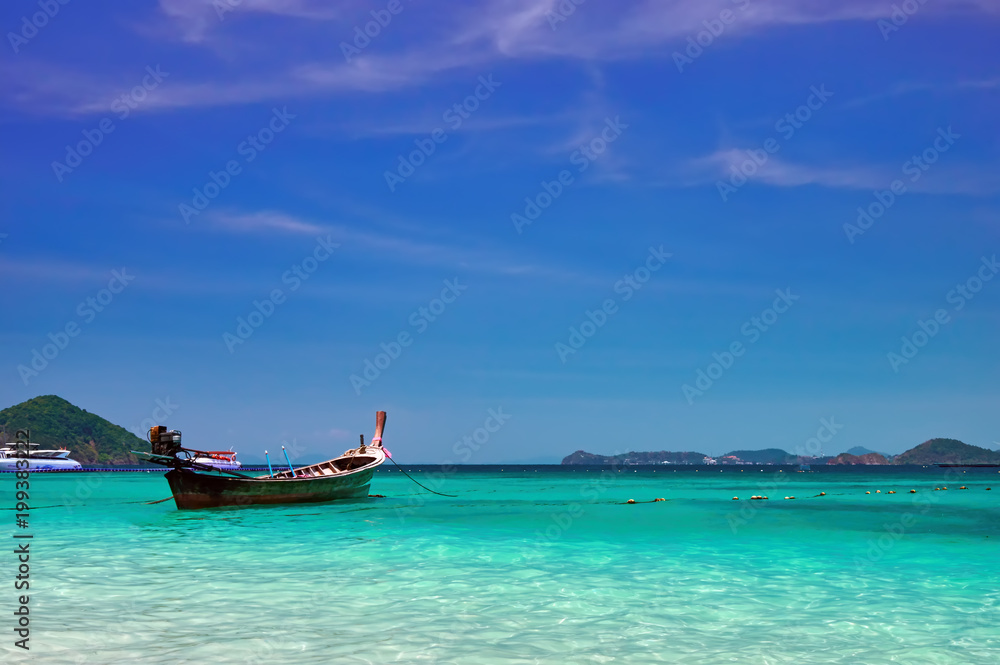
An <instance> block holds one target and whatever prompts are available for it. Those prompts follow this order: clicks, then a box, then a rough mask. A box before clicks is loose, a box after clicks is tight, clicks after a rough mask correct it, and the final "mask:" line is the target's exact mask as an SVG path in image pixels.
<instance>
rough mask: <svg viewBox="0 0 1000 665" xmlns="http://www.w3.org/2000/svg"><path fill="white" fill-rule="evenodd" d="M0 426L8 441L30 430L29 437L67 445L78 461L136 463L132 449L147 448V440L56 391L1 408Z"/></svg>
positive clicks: (55, 444) (61, 446)
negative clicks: (85, 408) (20, 431)
mask: <svg viewBox="0 0 1000 665" xmlns="http://www.w3.org/2000/svg"><path fill="white" fill-rule="evenodd" d="M0 427H2V428H3V431H4V432H5V436H6V438H7V439H8V440H9V441H13V440H14V434H15V432H16V431H17V430H19V429H26V430H30V431H31V441H32V442H33V443H40V444H42V445H43V446H48V447H52V448H68V449H69V450H70V451H71V452H70V457H71V458H72V459H75V460H76V461H77V462H79V463H80V464H85V465H106V466H136V465H139V464H140V463H141V462H140V460H139V459H138V458H136V456H135V455H133V454H132V453H131V452H129V451H131V450H140V451H148V450H149V443H148V442H146V441H143V440H142V439H140V438H139V437H137V436H136V435H135V434H132V433H131V432H129V431H128V430H127V429H125V428H124V427H119V426H118V425H115V424H114V423H111V422H108V421H107V420H105V419H104V418H101V417H100V416H97V415H94V414H93V413H87V412H86V411H84V410H83V409H81V408H80V407H78V406H74V405H73V404H70V403H69V402H67V401H66V400H64V399H63V398H62V397H58V396H56V395H42V396H40V397H35V398H33V399H29V400H28V401H26V402H21V403H20V404H16V405H14V406H12V407H10V408H7V409H4V410H3V411H0Z"/></svg>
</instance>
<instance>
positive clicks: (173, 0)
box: [160, 0, 352, 42]
mask: <svg viewBox="0 0 1000 665" xmlns="http://www.w3.org/2000/svg"><path fill="white" fill-rule="evenodd" d="M350 4H352V3H347V2H338V3H336V6H333V7H331V6H330V3H328V2H323V1H322V0H241V1H239V2H237V0H233V1H232V3H230V2H229V0H160V11H161V12H163V15H164V16H166V17H167V18H168V19H169V20H170V21H171V22H173V23H174V24H175V25H176V26H177V28H178V30H179V31H180V35H181V37H182V38H183V39H184V40H185V41H189V42H200V41H202V40H203V39H205V38H206V36H207V34H208V33H209V32H210V31H211V30H212V29H214V28H217V27H222V26H221V24H222V23H223V22H224V21H225V20H226V19H227V17H230V18H229V20H230V21H232V20H233V18H232V17H234V15H235V16H236V17H238V16H239V15H240V14H244V15H245V14H254V13H255V14H270V15H274V16H287V17H293V18H302V19H309V20H313V21H318V20H332V19H335V18H337V17H338V16H340V15H341V13H342V11H343V10H345V9H347V8H348V6H349V5H350Z"/></svg>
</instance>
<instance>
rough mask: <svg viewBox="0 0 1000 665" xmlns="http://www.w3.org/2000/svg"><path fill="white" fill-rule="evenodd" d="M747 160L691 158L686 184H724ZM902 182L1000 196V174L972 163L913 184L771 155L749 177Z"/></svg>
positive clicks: (922, 188) (883, 173)
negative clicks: (999, 194) (720, 182)
mask: <svg viewBox="0 0 1000 665" xmlns="http://www.w3.org/2000/svg"><path fill="white" fill-rule="evenodd" d="M747 159H748V156H747V152H746V150H743V149H739V148H730V149H725V150H718V151H716V152H714V153H712V154H710V155H707V156H705V157H700V158H698V159H695V160H692V161H691V162H690V163H689V168H688V169H687V171H686V176H685V178H684V180H683V181H678V183H680V182H683V184H684V185H687V186H692V185H704V184H709V183H714V182H716V181H718V180H722V181H727V180H728V179H729V177H730V176H731V175H732V173H733V170H732V169H733V168H736V169H739V167H740V165H741V164H743V163H744V162H746V161H747ZM897 178H898V179H901V180H903V182H904V184H905V185H906V186H907V190H908V191H911V192H919V193H924V194H966V195H972V196H988V195H991V194H995V193H997V192H1000V173H998V171H997V169H996V168H988V167H982V166H977V165H971V164H955V165H950V164H938V165H936V166H934V167H933V168H932V169H930V170H928V171H927V172H926V173H924V174H922V175H921V177H920V179H919V180H917V181H911V180H910V178H909V177H908V176H907V175H905V174H903V173H901V171H900V166H899V165H898V164H896V165H891V166H890V165H871V164H854V165H850V164H804V163H797V162H792V161H789V160H785V159H782V158H780V157H778V156H776V155H770V156H769V157H768V160H767V162H765V163H764V164H763V165H761V166H759V167H758V168H757V171H756V172H755V173H754V174H753V175H752V176H750V177H749V181H750V182H754V183H758V184H765V185H771V186H773V187H801V186H804V185H818V186H820V187H827V188H830V189H858V190H874V189H886V188H888V187H889V185H890V183H891V182H892V181H893V180H895V179H897Z"/></svg>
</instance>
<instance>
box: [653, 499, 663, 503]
mask: <svg viewBox="0 0 1000 665" xmlns="http://www.w3.org/2000/svg"><path fill="white" fill-rule="evenodd" d="M657 501H666V499H653V503H656V502H657Z"/></svg>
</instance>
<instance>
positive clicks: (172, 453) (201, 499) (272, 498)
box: [136, 411, 386, 509]
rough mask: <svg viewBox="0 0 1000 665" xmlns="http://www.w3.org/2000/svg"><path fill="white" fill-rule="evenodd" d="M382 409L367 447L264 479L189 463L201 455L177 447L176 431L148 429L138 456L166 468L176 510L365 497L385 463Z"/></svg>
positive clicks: (178, 439)
mask: <svg viewBox="0 0 1000 665" xmlns="http://www.w3.org/2000/svg"><path fill="white" fill-rule="evenodd" d="M384 428H385V411H379V412H378V413H377V414H376V415H375V435H374V436H373V437H372V439H371V443H370V445H367V446H366V445H365V439H364V435H363V434H362V435H361V445H360V446H358V447H357V448H354V449H351V450H348V451H346V452H345V453H344V454H343V455H341V456H340V457H335V458H333V459H330V460H327V461H325V462H320V463H319V464H310V465H308V466H302V467H299V468H297V469H288V470H285V471H280V472H278V473H274V474H273V475H270V476H257V477H251V476H247V475H244V474H242V473H236V472H234V471H226V470H221V469H217V468H214V467H211V466H206V465H203V464H198V463H197V462H195V461H194V459H195V458H197V457H198V456H200V455H203V454H204V451H199V450H191V449H188V448H182V447H181V445H180V443H181V433H180V432H177V431H174V430H170V431H168V430H167V428H166V427H163V426H157V427H154V428H152V429H151V430H150V434H149V439H150V443H151V444H152V446H153V452H152V453H136V454H137V455H140V456H142V457H143V458H145V459H147V460H149V461H150V462H153V463H154V464H160V465H162V466H169V467H172V468H171V470H170V471H168V472H167V474H166V476H165V478H166V479H167V482H168V483H170V491H171V492H172V493H173V495H174V502H175V503H176V504H177V507H178V508H179V509H188V508H217V507H222V506H250V505H261V504H280V503H318V502H321V501H335V500H337V499H353V498H358V497H367V496H368V486H369V485H370V484H371V481H372V476H373V475H374V473H375V469H376V468H378V466H379V465H380V464H382V462H384V461H385V458H386V451H385V449H384V448H383V447H382V431H383V429H384Z"/></svg>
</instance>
